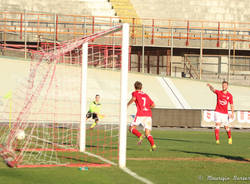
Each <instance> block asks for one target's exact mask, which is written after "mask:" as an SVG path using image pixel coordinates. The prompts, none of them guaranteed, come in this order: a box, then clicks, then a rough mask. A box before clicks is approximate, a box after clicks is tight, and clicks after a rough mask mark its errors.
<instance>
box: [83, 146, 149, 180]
mask: <svg viewBox="0 0 250 184" xmlns="http://www.w3.org/2000/svg"><path fill="white" fill-rule="evenodd" d="M83 153H85V154H87V155H89V156H92V157H95V158H98V159H100V160H102V161H103V162H106V163H108V164H111V165H113V166H117V164H116V163H114V162H112V161H110V160H107V159H105V158H103V157H101V156H99V155H96V154H93V153H90V152H87V151H84V152H83ZM120 169H121V170H122V171H124V172H125V173H127V174H128V175H130V176H132V177H134V178H135V179H137V180H139V181H141V182H143V183H145V184H153V183H152V182H151V181H149V180H148V179H146V178H143V177H141V176H139V175H137V174H136V173H135V172H133V171H131V170H130V169H128V168H127V167H125V168H120Z"/></svg>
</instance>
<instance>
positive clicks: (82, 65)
mask: <svg viewBox="0 0 250 184" xmlns="http://www.w3.org/2000/svg"><path fill="white" fill-rule="evenodd" d="M27 64H29V72H28V73H27V78H26V79H25V80H19V84H18V86H19V87H17V89H15V90H14V91H13V93H10V94H8V95H7V96H6V101H5V107H4V108H3V109H2V112H1V114H0V116H1V117H0V155H1V156H2V157H3V159H4V160H5V161H6V163H7V164H8V165H9V166H11V167H53V166H69V167H73V166H89V167H91V166H93V167H94V166H109V165H112V164H113V165H115V164H118V163H119V165H120V166H121V167H124V166H125V161H126V159H125V157H126V124H127V120H126V118H127V114H126V101H127V96H126V93H127V81H126V80H127V79H126V78H127V71H128V25H127V24H124V25H121V26H116V27H113V28H110V29H108V30H104V31H101V32H99V33H96V34H93V35H90V36H87V37H84V38H80V39H75V40H70V41H65V42H61V43H58V44H57V45H52V46H51V47H48V48H46V49H42V48H41V49H40V50H39V51H36V52H33V53H32V60H31V61H30V62H28V61H27ZM96 94H98V95H100V103H101V108H100V112H98V119H99V121H98V122H97V124H96V126H95V127H93V123H94V122H95V119H93V118H95V117H93V116H91V117H90V118H89V119H86V114H87V112H88V110H89V105H90V104H91V103H93V101H94V100H95V96H96ZM120 112H123V113H120ZM91 126H92V127H91Z"/></svg>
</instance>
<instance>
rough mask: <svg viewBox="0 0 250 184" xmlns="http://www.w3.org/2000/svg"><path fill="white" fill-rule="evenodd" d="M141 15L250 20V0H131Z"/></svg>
mask: <svg viewBox="0 0 250 184" xmlns="http://www.w3.org/2000/svg"><path fill="white" fill-rule="evenodd" d="M131 2H132V3H133V5H134V7H135V8H136V10H137V13H138V14H139V15H140V16H141V17H154V18H166V19H185V20H186V19H191V20H209V21H239V22H250V12H249V11H248V10H249V8H250V4H249V1H248V0H240V1H239V0H144V1H143V3H141V0H131Z"/></svg>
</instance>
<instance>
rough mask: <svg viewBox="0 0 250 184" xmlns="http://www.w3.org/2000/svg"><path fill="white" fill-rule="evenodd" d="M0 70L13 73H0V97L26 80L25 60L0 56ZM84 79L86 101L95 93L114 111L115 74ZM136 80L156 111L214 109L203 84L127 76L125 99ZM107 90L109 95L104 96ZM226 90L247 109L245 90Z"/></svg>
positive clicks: (104, 72) (237, 106)
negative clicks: (9, 69) (10, 70)
mask: <svg viewBox="0 0 250 184" xmlns="http://www.w3.org/2000/svg"><path fill="white" fill-rule="evenodd" d="M0 68H12V71H13V74H11V75H10V74H9V72H7V71H8V70H4V71H2V72H1V74H0V83H1V84H4V85H1V86H0V96H4V94H5V93H7V92H8V90H10V89H12V90H15V88H16V87H17V86H16V85H18V83H19V82H18V81H22V80H23V79H25V77H27V73H28V70H29V64H28V62H27V61H24V60H20V59H13V58H6V57H0ZM25 71H26V72H25ZM88 76H89V80H88V93H87V97H88V101H91V100H93V97H94V95H95V94H100V95H101V96H102V97H103V99H102V100H103V104H106V106H107V108H104V109H105V113H106V114H110V113H113V112H112V111H114V109H118V108H117V105H118V104H115V101H116V102H117V99H119V95H120V91H119V88H117V86H119V83H120V77H119V76H120V74H119V72H118V71H111V70H104V69H95V68H90V69H89V70H88ZM6 80H8V82H6ZM136 80H138V81H141V82H142V83H143V90H144V91H145V92H147V93H148V94H149V95H150V96H152V98H153V100H154V101H155V103H156V104H157V107H158V108H170V109H214V107H215V95H213V94H212V93H211V92H210V90H209V89H208V88H207V86H206V82H203V81H194V80H191V79H179V78H170V77H168V78H166V77H159V76H155V75H143V74H139V73H130V74H129V83H128V87H129V88H128V94H129V97H131V92H132V91H133V90H134V88H133V84H134V82H135V81H136ZM164 83H165V84H164ZM212 84H213V85H214V86H215V87H216V88H217V89H221V84H220V83H212ZM166 88H167V89H166ZM105 91H106V92H105ZM107 91H109V92H108V93H107ZM229 91H230V92H231V93H232V94H233V95H234V94H235V96H234V99H235V109H236V110H247V109H248V108H249V104H248V102H249V101H250V96H249V87H243V86H235V85H230V86H229ZM194 94H195V95H194ZM178 103H181V104H182V105H184V106H181V105H180V104H178ZM129 110H130V112H129V114H133V112H134V111H135V108H131V109H129Z"/></svg>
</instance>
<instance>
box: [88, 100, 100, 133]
mask: <svg viewBox="0 0 250 184" xmlns="http://www.w3.org/2000/svg"><path fill="white" fill-rule="evenodd" d="M101 106H102V105H101V103H100V95H96V96H95V100H94V101H93V102H91V104H90V105H89V111H88V113H87V115H86V120H87V119H89V118H91V117H92V119H94V120H95V122H94V123H93V124H92V125H91V127H90V128H91V129H93V128H94V127H95V126H96V125H97V123H98V122H99V118H100V116H102V115H101V114H100V111H101Z"/></svg>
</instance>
